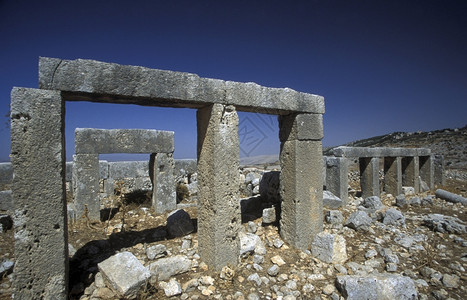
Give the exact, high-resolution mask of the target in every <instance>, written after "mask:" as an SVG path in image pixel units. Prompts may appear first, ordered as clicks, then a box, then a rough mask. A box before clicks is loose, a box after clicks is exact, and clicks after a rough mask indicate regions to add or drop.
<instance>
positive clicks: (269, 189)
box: [259, 171, 281, 203]
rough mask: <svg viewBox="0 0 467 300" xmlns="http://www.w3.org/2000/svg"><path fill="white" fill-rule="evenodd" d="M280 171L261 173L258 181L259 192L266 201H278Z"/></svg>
mask: <svg viewBox="0 0 467 300" xmlns="http://www.w3.org/2000/svg"><path fill="white" fill-rule="evenodd" d="M279 187H280V172H279V171H271V172H266V173H264V174H263V176H262V178H261V181H260V183H259V193H260V195H261V198H263V199H265V201H266V202H271V203H280V200H281V198H280V195H279Z"/></svg>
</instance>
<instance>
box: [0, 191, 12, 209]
mask: <svg viewBox="0 0 467 300" xmlns="http://www.w3.org/2000/svg"><path fill="white" fill-rule="evenodd" d="M12 210H13V203H12V201H11V190H7V191H0V211H12Z"/></svg>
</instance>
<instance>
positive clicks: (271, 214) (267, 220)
mask: <svg viewBox="0 0 467 300" xmlns="http://www.w3.org/2000/svg"><path fill="white" fill-rule="evenodd" d="M276 220H277V219H276V208H275V207H270V208H265V209H263V223H264V224H271V223H274V222H276Z"/></svg>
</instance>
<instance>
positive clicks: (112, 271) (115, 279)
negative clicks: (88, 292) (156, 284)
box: [97, 252, 151, 299]
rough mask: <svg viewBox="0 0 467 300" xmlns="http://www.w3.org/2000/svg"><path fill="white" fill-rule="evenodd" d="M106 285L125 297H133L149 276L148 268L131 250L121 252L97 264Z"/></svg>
mask: <svg viewBox="0 0 467 300" xmlns="http://www.w3.org/2000/svg"><path fill="white" fill-rule="evenodd" d="M97 267H98V268H99V271H100V272H101V274H102V277H103V279H104V281H105V282H106V283H107V286H108V287H110V288H112V289H113V290H114V291H115V292H117V293H118V295H119V296H120V297H124V298H125V299H134V298H136V296H137V293H138V291H139V290H140V289H141V288H142V287H143V285H144V284H145V283H146V281H147V280H148V279H149V277H151V274H150V272H149V270H148V268H146V267H144V266H143V264H141V262H140V261H139V260H138V259H137V258H136V256H134V255H133V254H132V253H131V252H121V253H118V254H115V255H114V256H111V257H109V258H108V259H106V260H104V261H103V262H101V263H99V264H97Z"/></svg>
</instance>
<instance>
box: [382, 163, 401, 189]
mask: <svg viewBox="0 0 467 300" xmlns="http://www.w3.org/2000/svg"><path fill="white" fill-rule="evenodd" d="M384 191H385V192H386V193H390V194H392V195H393V196H397V195H400V194H402V164H401V158H400V157H385V158H384Z"/></svg>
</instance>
